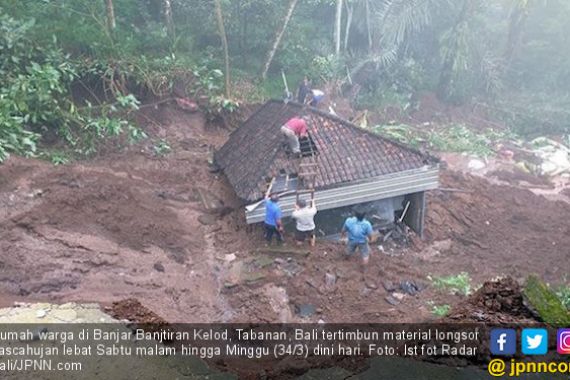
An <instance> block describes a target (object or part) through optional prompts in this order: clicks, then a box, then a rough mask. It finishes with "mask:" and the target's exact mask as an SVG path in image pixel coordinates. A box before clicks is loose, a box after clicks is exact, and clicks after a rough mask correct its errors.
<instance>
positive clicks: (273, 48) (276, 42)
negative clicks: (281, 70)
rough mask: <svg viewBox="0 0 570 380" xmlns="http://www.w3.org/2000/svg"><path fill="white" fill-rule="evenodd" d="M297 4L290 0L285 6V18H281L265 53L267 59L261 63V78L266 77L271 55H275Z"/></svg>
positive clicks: (271, 59)
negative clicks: (279, 24) (269, 47)
mask: <svg viewBox="0 0 570 380" xmlns="http://www.w3.org/2000/svg"><path fill="white" fill-rule="evenodd" d="M296 5H297V0H291V1H290V2H289V7H287V13H286V15H285V18H284V19H283V23H282V24H281V28H279V30H278V31H277V34H276V35H275V39H274V40H273V45H272V46H271V49H270V50H269V53H268V54H267V59H266V60H265V64H264V65H263V71H262V72H261V78H262V79H263V80H265V78H266V77H267V72H268V71H269V66H271V62H272V61H273V57H274V56H275V52H276V51H277V48H278V47H279V43H280V42H281V38H283V34H284V33H285V29H287V24H289V20H290V19H291V16H292V15H293V11H294V10H295V6H296Z"/></svg>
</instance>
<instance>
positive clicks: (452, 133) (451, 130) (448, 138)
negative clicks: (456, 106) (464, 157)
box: [372, 124, 508, 157]
mask: <svg viewBox="0 0 570 380" xmlns="http://www.w3.org/2000/svg"><path fill="white" fill-rule="evenodd" d="M372 130H373V131H374V132H376V133H378V134H380V135H382V136H385V137H388V138H391V139H393V140H396V141H399V142H402V143H406V144H409V145H411V146H414V147H425V148H429V149H434V150H439V151H442V152H458V153H469V154H474V155H477V156H479V157H487V156H490V155H492V154H493V153H494V151H493V149H492V145H493V144H494V143H496V142H497V141H500V140H501V139H504V138H506V137H508V136H507V135H505V134H503V133H500V132H496V131H493V130H486V131H484V132H474V131H472V130H470V129H469V128H468V127H466V126H465V125H463V124H449V125H446V126H441V127H438V128H429V127H419V126H418V127H416V126H410V125H407V124H397V125H377V126H374V127H372Z"/></svg>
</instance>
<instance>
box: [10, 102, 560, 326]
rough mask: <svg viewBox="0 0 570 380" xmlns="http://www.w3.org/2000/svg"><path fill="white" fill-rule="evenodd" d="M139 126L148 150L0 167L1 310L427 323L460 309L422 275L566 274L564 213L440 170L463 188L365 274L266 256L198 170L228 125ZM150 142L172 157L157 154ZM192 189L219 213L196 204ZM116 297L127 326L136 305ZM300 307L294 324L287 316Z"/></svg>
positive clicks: (192, 120) (166, 113) (185, 117)
mask: <svg viewBox="0 0 570 380" xmlns="http://www.w3.org/2000/svg"><path fill="white" fill-rule="evenodd" d="M139 123H140V125H141V126H143V127H144V128H145V130H146V132H147V133H148V134H149V136H150V138H149V139H148V140H147V141H145V142H143V143H141V144H139V145H135V146H129V147H125V148H123V149H116V148H113V149H108V150H107V152H106V153H105V154H102V155H101V156H99V157H97V158H94V159H92V160H90V161H85V162H76V163H72V164H69V165H63V166H52V165H51V164H49V163H46V162H42V161H38V160H33V159H23V158H16V157H13V158H11V159H9V160H8V161H7V162H6V163H5V164H3V165H1V166H0V236H1V239H0V269H1V271H0V294H1V297H0V303H2V300H3V301H4V303H5V304H7V303H9V302H11V301H13V300H15V299H17V300H49V301H52V302H53V301H55V302H57V301H61V302H68V301H96V302H100V303H102V304H104V305H113V302H115V305H117V303H116V302H118V301H122V300H126V299H136V301H138V302H140V305H142V306H144V308H146V309H148V310H149V311H150V312H152V313H154V314H156V315H157V316H160V317H161V318H163V319H164V320H166V321H167V322H229V321H267V322H278V321H306V322H309V321H317V320H319V319H322V320H324V321H326V322H389V321H390V322H393V321H402V322H404V321H409V322H413V321H425V320H426V319H430V318H434V317H433V315H432V313H431V303H430V302H433V303H435V304H454V303H457V302H459V301H461V298H462V296H459V295H453V294H449V293H448V292H446V291H441V290H437V289H434V288H433V287H432V286H430V285H431V282H430V280H429V279H428V278H427V276H429V275H431V276H438V275H454V274H458V273H461V272H467V273H469V275H470V276H471V278H472V283H473V286H474V287H475V286H477V285H478V284H482V283H483V282H485V281H486V280H489V279H491V278H493V277H496V276H504V275H509V276H511V277H513V278H515V279H517V280H522V279H523V278H524V277H525V276H526V275H528V274H530V273H535V274H538V275H539V276H541V277H542V278H543V279H544V280H545V281H547V282H550V283H552V284H558V283H561V282H563V281H564V275H565V274H566V273H568V272H570V261H569V260H568V259H569V256H570V250H569V248H568V247H570V223H567V220H568V217H569V216H570V205H568V204H567V203H563V202H552V201H549V200H547V199H546V198H544V197H542V196H538V195H535V194H533V193H532V192H531V191H529V190H525V189H521V188H517V187H514V186H498V185H493V184H491V183H490V182H488V181H487V180H485V179H484V178H477V177H472V176H469V175H465V174H460V173H456V172H453V171H443V172H442V175H441V184H442V187H445V188H454V189H462V190H464V191H462V192H447V191H439V190H438V191H433V192H431V193H430V194H429V196H428V205H427V218H426V227H427V233H426V239H425V240H424V241H421V240H420V239H417V238H415V239H413V243H412V244H411V246H409V247H407V248H395V249H389V248H388V246H387V245H386V247H383V248H384V252H382V251H381V250H380V249H379V248H378V244H375V245H373V254H372V258H371V261H370V265H369V267H368V268H367V270H366V271H365V272H364V273H363V272H361V271H360V269H359V266H358V263H357V261H356V260H348V261H344V260H342V259H341V258H340V255H341V254H342V251H343V247H342V246H341V245H339V244H335V243H326V242H322V241H321V242H318V243H317V246H316V247H315V248H313V249H311V253H310V254H309V255H308V256H305V255H298V254H284V255H281V254H280V255H276V254H271V253H264V252H263V250H261V251H259V247H262V245H263V241H262V236H261V235H262V232H261V230H260V229H259V228H258V227H247V226H245V222H244V220H243V212H242V210H243V209H242V207H241V206H242V205H241V204H240V202H239V201H238V200H237V199H235V196H234V195H233V192H232V190H231V188H230V186H229V185H228V184H227V182H226V181H225V179H224V177H223V175H221V174H220V173H212V172H211V171H210V170H209V166H208V159H209V158H210V156H211V149H212V148H211V147H219V146H221V145H222V144H223V142H224V141H225V140H226V139H227V136H228V133H229V132H228V131H227V130H225V129H221V128H216V127H215V126H206V123H205V120H204V118H203V117H202V116H201V115H200V114H187V113H184V112H182V111H180V110H178V109H175V108H172V107H170V106H168V105H164V106H159V107H148V108H145V110H144V111H141V113H140V114H139ZM159 140H165V141H167V142H168V144H169V145H170V147H171V148H172V150H171V151H170V152H168V153H166V154H164V155H157V154H156V152H155V149H154V147H155V146H156V145H157V144H158V141H159ZM204 194H207V195H208V196H209V197H211V198H212V199H214V200H216V202H217V204H218V206H219V207H218V208H216V209H215V210H208V209H207V208H206V207H204V204H203V202H202V200H203V197H204ZM290 244H291V242H288V245H290ZM275 258H280V259H281V260H277V262H276V261H275ZM326 273H329V274H333V275H334V277H335V278H336V281H335V283H334V284H332V285H326V283H325V275H326ZM403 280H407V281H411V280H413V281H417V282H421V283H424V284H427V285H428V287H427V289H425V290H423V291H422V292H421V293H419V294H418V295H415V296H410V295H406V296H404V297H403V299H401V300H399V302H398V303H397V304H396V305H392V304H389V303H387V302H386V300H385V298H386V297H387V296H388V295H390V292H388V291H387V290H386V289H385V287H384V286H383V284H384V283H385V282H386V281H391V282H396V283H397V282H399V281H403ZM123 302H124V303H119V304H118V305H123V306H122V307H121V308H119V309H120V310H121V311H120V313H119V314H121V315H124V316H125V317H128V315H129V313H128V312H129V310H130V309H129V307H128V305H130V303H129V302H134V301H129V302H126V303H125V301H123ZM124 305H127V306H124ZM307 306H310V307H309V308H308V310H312V311H311V312H310V313H309V314H310V315H309V316H308V317H306V318H301V317H300V316H299V315H297V314H296V311H297V310H299V309H300V308H302V307H304V308H305V309H307V308H306V307H307ZM111 307H112V306H111ZM116 307H117V306H115V308H116ZM135 314H136V313H135ZM154 314H153V315H154Z"/></svg>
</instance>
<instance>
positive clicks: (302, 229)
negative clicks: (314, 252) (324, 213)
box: [291, 199, 317, 247]
mask: <svg viewBox="0 0 570 380" xmlns="http://www.w3.org/2000/svg"><path fill="white" fill-rule="evenodd" d="M316 214H317V207H316V205H315V201H314V200H312V201H311V205H310V206H309V205H308V204H307V201H305V200H303V199H299V200H298V201H297V204H296V205H295V211H293V214H291V217H292V218H293V219H295V222H296V230H295V240H296V241H297V245H302V244H303V242H304V241H305V239H308V240H309V244H310V245H311V247H313V246H314V245H315V220H314V218H315V215H316Z"/></svg>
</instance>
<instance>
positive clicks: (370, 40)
mask: <svg viewBox="0 0 570 380" xmlns="http://www.w3.org/2000/svg"><path fill="white" fill-rule="evenodd" d="M368 1H369V0H364V6H365V12H366V34H367V36H368V53H370V52H371V51H372V28H371V26H370V3H369V2H368Z"/></svg>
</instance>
